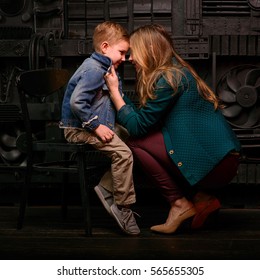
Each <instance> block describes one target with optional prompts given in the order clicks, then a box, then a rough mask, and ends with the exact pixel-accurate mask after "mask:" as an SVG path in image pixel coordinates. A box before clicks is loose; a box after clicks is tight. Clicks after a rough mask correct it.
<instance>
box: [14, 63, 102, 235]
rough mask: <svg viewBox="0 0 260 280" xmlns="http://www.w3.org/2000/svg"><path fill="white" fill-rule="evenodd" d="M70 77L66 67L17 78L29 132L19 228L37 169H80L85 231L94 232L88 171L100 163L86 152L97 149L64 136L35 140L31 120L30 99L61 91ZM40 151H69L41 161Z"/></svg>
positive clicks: (23, 114) (24, 73) (76, 171)
mask: <svg viewBox="0 0 260 280" xmlns="http://www.w3.org/2000/svg"><path fill="white" fill-rule="evenodd" d="M68 79H69V73H68V72H67V71H66V70H64V69H52V68H46V69H38V70H31V71H25V72H22V73H21V74H20V75H19V76H18V78H17V88H18V93H19V98H20V104H21V111H22V116H23V121H24V127H25V132H26V139H25V151H26V153H27V166H26V170H25V179H24V184H23V187H22V192H21V202H20V207H19V215H18V222H17V228H18V229H21V228H22V227H23V222H24V217H25V210H26V205H27V196H28V191H29V189H30V187H31V185H32V176H33V173H34V172H35V171H40V172H45V171H47V172H62V173H65V174H67V173H78V179H79V184H80V192H81V200H82V207H83V216H84V228H85V232H86V235H91V234H92V230H91V219H90V203H89V186H88V174H89V173H90V170H91V171H92V170H93V169H96V168H98V167H97V165H96V164H97V163H96V162H94V163H93V164H90V163H89V162H88V161H87V160H86V155H87V154H88V153H92V152H97V151H94V149H93V148H92V146H91V145H88V144H72V143H68V142H66V140H65V139H64V137H60V138H59V137H51V139H48V138H46V139H44V140H35V139H34V137H33V133H32V122H31V120H30V108H29V106H28V105H29V104H28V100H31V99H32V98H38V99H40V100H42V101H43V100H44V99H45V98H47V97H49V96H50V95H53V94H59V93H61V91H62V89H63V87H64V86H65V84H66V83H67V81H68ZM53 110H55V109H53ZM61 132H62V130H61ZM61 135H62V136H63V133H61ZM57 138H59V139H57ZM39 152H41V153H42V152H51V153H52V152H53V153H54V152H57V153H61V154H64V155H67V157H66V156H65V157H64V159H63V158H62V159H61V160H55V161H51V162H40V163H39V162H35V155H36V153H39ZM72 155H73V156H72ZM104 164H105V163H103V162H100V165H101V166H103V165H104ZM106 164H107V163H106ZM65 178H66V177H65ZM65 184H66V182H65Z"/></svg>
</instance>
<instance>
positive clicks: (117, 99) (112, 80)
mask: <svg viewBox="0 0 260 280" xmlns="http://www.w3.org/2000/svg"><path fill="white" fill-rule="evenodd" d="M105 80H106V84H107V87H108V88H109V92H110V97H111V100H112V102H113V103H114V105H115V107H116V110H117V111H119V110H120V109H121V108H122V107H123V106H124V105H125V101H124V100H123V98H122V96H121V94H120V91H119V81H118V77H117V74H116V71H115V68H114V66H112V67H111V71H110V72H109V73H107V74H106V75H105Z"/></svg>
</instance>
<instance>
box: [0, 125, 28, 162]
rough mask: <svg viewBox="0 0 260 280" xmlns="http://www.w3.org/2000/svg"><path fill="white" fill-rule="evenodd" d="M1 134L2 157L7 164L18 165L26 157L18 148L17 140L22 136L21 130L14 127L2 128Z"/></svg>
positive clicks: (0, 152) (0, 148)
mask: <svg viewBox="0 0 260 280" xmlns="http://www.w3.org/2000/svg"><path fill="white" fill-rule="evenodd" d="M1 130H2V132H1V134H0V157H1V158H2V159H3V161H4V162H5V163H7V164H8V165H10V164H14V163H15V164H17V163H18V162H20V161H21V160H22V159H23V158H24V156H23V154H22V152H21V151H19V149H18V148H17V139H18V137H19V136H20V135H21V130H20V129H19V128H18V127H16V126H14V127H11V126H6V127H1Z"/></svg>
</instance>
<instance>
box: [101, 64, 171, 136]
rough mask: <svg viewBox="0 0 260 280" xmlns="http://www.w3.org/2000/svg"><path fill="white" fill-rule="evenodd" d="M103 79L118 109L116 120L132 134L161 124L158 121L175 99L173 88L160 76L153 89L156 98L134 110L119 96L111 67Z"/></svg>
mask: <svg viewBox="0 0 260 280" xmlns="http://www.w3.org/2000/svg"><path fill="white" fill-rule="evenodd" d="M105 80H106V83H107V86H108V88H109V90H110V95H111V99H112V101H113V103H114V105H115V107H116V110H117V111H118V115H117V118H118V121H119V123H120V124H122V125H123V126H124V127H125V128H126V129H127V130H128V132H129V134H130V135H132V136H142V135H145V134H147V133H148V131H149V130H151V129H154V128H155V126H156V125H161V124H160V122H161V121H163V120H164V118H165V115H166V114H167V112H168V110H170V107H171V106H173V102H174V100H175V99H176V94H175V93H174V90H173V88H172V87H171V86H170V85H169V84H168V83H167V82H166V81H165V79H164V78H163V77H162V78H161V79H160V80H159V81H158V83H157V89H156V90H155V96H156V99H154V100H148V101H147V103H146V105H145V106H143V107H142V108H141V109H139V110H135V109H134V108H133V107H132V106H131V105H127V104H126V103H125V102H124V100H123V98H122V97H121V95H120V92H119V90H118V78H117V76H116V74H115V71H114V69H112V71H111V74H108V75H106V76H105Z"/></svg>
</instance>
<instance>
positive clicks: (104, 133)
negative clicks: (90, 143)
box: [94, 124, 114, 143]
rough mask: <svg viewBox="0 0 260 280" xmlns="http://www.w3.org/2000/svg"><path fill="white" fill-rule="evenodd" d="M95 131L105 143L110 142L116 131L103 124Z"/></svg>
mask: <svg viewBox="0 0 260 280" xmlns="http://www.w3.org/2000/svg"><path fill="white" fill-rule="evenodd" d="M94 132H95V134H96V135H97V136H98V137H99V138H100V139H101V141H102V142H105V143H108V142H110V141H111V140H112V138H113V137H114V131H113V130H111V129H110V128H108V127H107V126H105V125H103V124H100V125H99V126H98V127H97V128H96V129H95V131H94Z"/></svg>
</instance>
